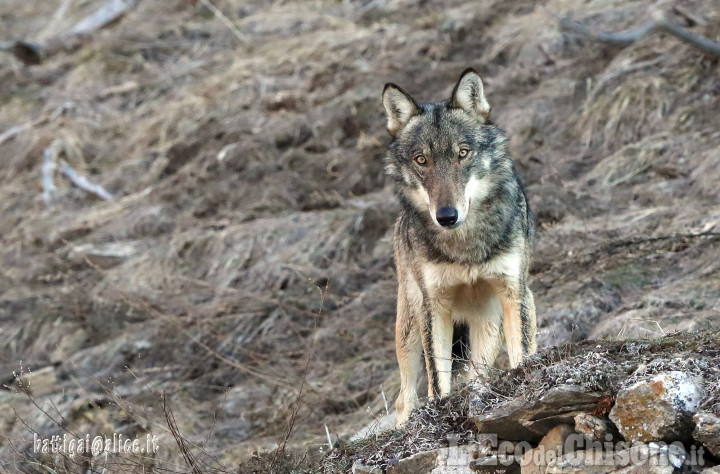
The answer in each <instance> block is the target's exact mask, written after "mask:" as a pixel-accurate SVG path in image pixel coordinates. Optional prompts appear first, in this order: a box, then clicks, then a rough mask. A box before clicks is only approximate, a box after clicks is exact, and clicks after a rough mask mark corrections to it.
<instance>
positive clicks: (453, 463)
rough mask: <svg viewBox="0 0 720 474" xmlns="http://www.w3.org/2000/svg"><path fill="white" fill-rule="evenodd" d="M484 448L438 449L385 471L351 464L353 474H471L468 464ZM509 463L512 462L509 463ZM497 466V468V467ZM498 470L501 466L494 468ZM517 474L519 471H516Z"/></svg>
mask: <svg viewBox="0 0 720 474" xmlns="http://www.w3.org/2000/svg"><path fill="white" fill-rule="evenodd" d="M486 451H487V449H486V447H485V446H483V445H480V444H464V445H460V446H450V447H447V448H438V449H433V450H431V451H425V452H421V453H417V454H414V455H412V456H409V457H407V458H403V459H400V460H397V461H395V462H393V463H391V464H390V465H389V466H388V467H387V468H386V469H385V470H383V469H382V468H380V467H378V466H369V465H365V464H363V462H362V461H356V462H355V464H353V471H352V472H354V473H362V474H378V473H383V472H385V473H387V474H416V473H420V472H427V473H431V474H472V472H473V471H472V470H471V468H470V464H471V463H472V462H473V461H474V460H476V459H478V458H479V457H480V455H481V454H486ZM510 462H511V463H512V462H513V461H510ZM498 466H499V467H498ZM495 467H496V468H497V469H498V470H501V469H503V468H504V466H502V465H496V466H495ZM518 472H519V471H518Z"/></svg>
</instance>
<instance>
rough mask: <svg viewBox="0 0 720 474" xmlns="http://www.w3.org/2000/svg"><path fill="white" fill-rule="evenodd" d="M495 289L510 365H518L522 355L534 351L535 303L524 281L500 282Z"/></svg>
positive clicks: (513, 366)
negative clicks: (500, 307) (501, 314)
mask: <svg viewBox="0 0 720 474" xmlns="http://www.w3.org/2000/svg"><path fill="white" fill-rule="evenodd" d="M496 291H497V293H498V297H499V298H500V303H501V304H502V309H503V332H504V333H505V343H506V344H507V351H508V357H509V358H510V367H512V368H513V369H514V368H515V367H517V366H518V365H520V363H521V362H522V360H523V357H524V356H526V355H529V354H533V353H534V352H535V347H536V346H535V331H536V325H535V305H534V303H533V297H532V293H531V292H530V289H529V288H527V286H526V283H525V282H520V284H519V285H515V284H512V283H507V282H502V283H499V284H498V285H496Z"/></svg>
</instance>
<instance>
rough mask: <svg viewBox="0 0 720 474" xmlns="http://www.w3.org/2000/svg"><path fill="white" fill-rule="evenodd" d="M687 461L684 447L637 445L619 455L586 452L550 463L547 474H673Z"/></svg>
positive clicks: (592, 451)
mask: <svg viewBox="0 0 720 474" xmlns="http://www.w3.org/2000/svg"><path fill="white" fill-rule="evenodd" d="M686 458H687V453H685V450H684V449H683V448H682V446H680V445H676V444H672V445H665V444H662V445H658V444H654V443H651V444H642V443H637V444H635V445H633V446H632V447H629V448H627V449H623V450H620V451H616V452H609V451H600V450H585V451H575V452H573V453H568V454H565V455H563V456H562V457H560V458H558V459H557V460H556V461H555V462H550V463H548V467H547V469H546V471H545V472H546V473H548V474H555V473H578V474H579V473H588V474H604V473H610V472H612V473H615V474H620V473H623V474H631V473H636V472H643V473H646V474H672V473H673V472H674V471H675V470H676V469H679V468H680V467H681V466H682V465H683V463H684V462H685V460H686Z"/></svg>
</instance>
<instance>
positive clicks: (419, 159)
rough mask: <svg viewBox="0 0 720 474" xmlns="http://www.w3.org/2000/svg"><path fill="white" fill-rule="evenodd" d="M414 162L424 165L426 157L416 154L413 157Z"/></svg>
mask: <svg viewBox="0 0 720 474" xmlns="http://www.w3.org/2000/svg"><path fill="white" fill-rule="evenodd" d="M413 159H414V160H415V163H417V164H419V165H420V166H425V165H426V164H427V158H425V157H424V156H423V155H418V156H416V157H415V158H413Z"/></svg>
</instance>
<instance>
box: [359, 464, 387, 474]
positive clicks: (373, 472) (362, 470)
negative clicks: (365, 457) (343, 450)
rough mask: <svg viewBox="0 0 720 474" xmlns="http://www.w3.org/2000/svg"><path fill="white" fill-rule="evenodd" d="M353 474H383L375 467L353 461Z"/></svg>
mask: <svg viewBox="0 0 720 474" xmlns="http://www.w3.org/2000/svg"><path fill="white" fill-rule="evenodd" d="M352 473H353V474H383V470H382V469H381V468H379V467H377V466H366V465H365V464H363V463H362V462H360V461H355V463H354V464H353V466H352Z"/></svg>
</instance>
